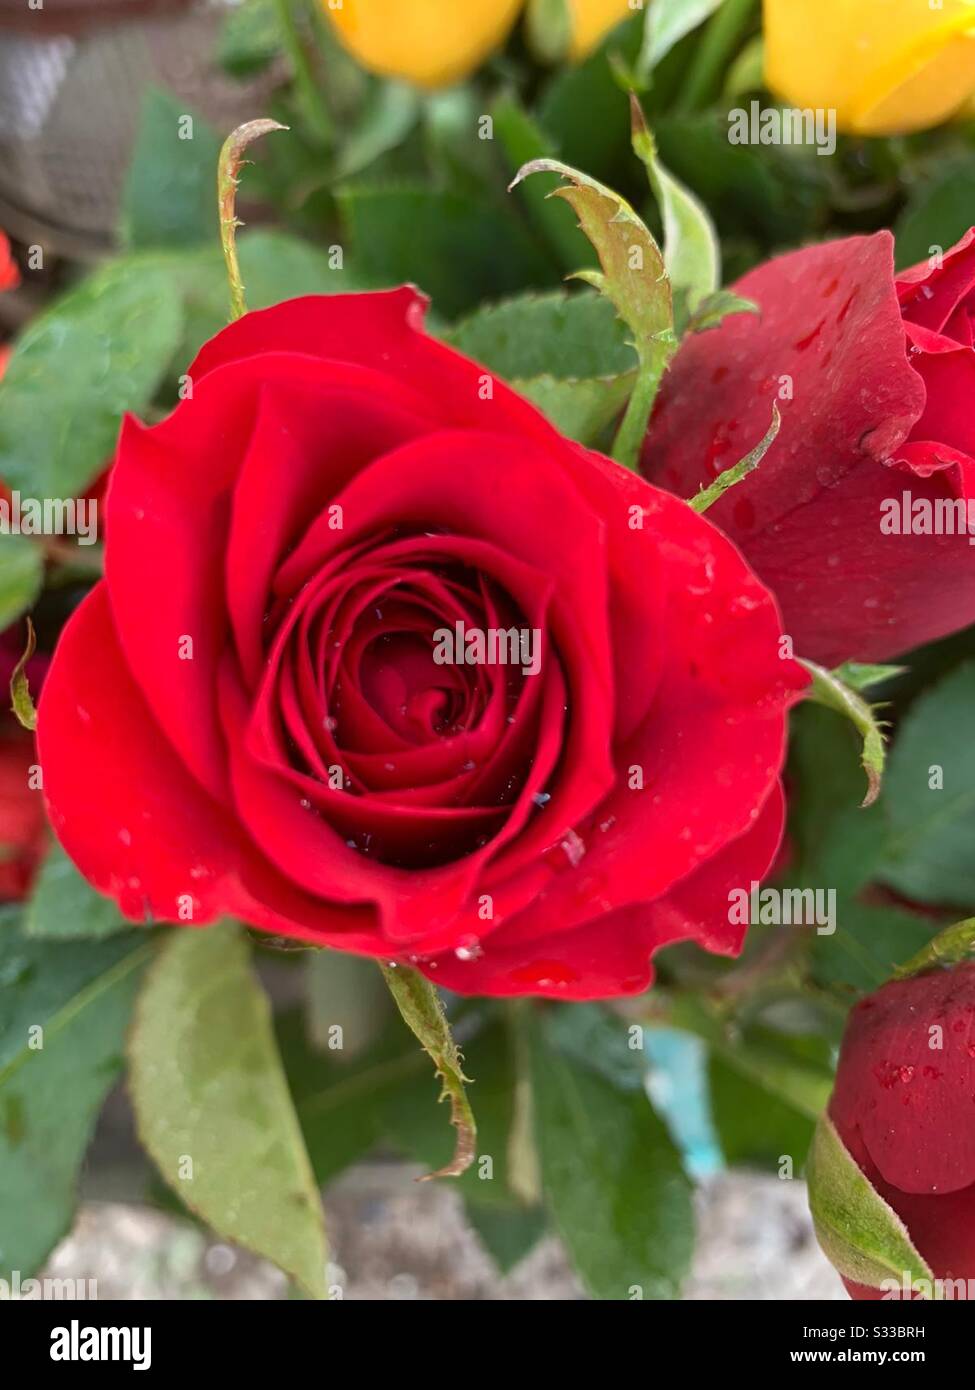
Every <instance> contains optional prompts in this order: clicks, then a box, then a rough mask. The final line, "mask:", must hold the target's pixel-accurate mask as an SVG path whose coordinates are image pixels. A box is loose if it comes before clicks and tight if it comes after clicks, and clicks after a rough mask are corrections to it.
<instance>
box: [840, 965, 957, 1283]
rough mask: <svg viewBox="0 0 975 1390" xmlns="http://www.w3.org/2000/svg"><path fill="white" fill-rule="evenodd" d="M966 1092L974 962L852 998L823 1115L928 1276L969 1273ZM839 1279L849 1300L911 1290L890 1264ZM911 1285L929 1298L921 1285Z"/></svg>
mask: <svg viewBox="0 0 975 1390" xmlns="http://www.w3.org/2000/svg"><path fill="white" fill-rule="evenodd" d="M973 1097H975V965H971V964H965V965H959V966H956V967H955V968H953V969H951V970H943V969H938V970H933V971H930V972H928V973H926V974H921V975H914V976H912V977H910V978H908V979H903V980H895V981H893V982H892V983H890V984H887V985H884V987H883V988H882V989H880V990H878V991H877V993H876V994H872V995H870V996H869V998H866V999H863V1000H861V1002H860V1003H859V1004H857V1005H856V1007H855V1008H854V1009H853V1011H852V1013H851V1014H850V1018H849V1021H848V1023H847V1027H846V1034H845V1036H844V1039H843V1047H842V1050H841V1052H840V1060H839V1066H838V1069H837V1073H836V1088H835V1090H834V1092H833V1097H832V1100H831V1101H830V1104H829V1115H830V1118H831V1120H832V1122H833V1124H834V1125H835V1127H836V1133H837V1134H838V1136H839V1139H840V1140H841V1141H842V1144H843V1145H844V1146H845V1148H846V1150H847V1152H848V1154H849V1155H850V1157H852V1159H853V1160H854V1162H855V1163H856V1164H857V1165H858V1166H859V1168H860V1170H861V1172H862V1173H863V1174H864V1176H865V1177H866V1178H867V1179H868V1181H869V1183H870V1185H871V1186H872V1187H873V1189H874V1190H875V1191H876V1193H878V1194H879V1195H880V1197H882V1198H883V1200H884V1201H885V1202H886V1203H887V1204H888V1206H889V1207H891V1208H893V1211H894V1212H895V1213H896V1214H897V1216H898V1217H900V1219H901V1221H902V1222H903V1223H904V1226H905V1227H906V1237H907V1238H908V1239H909V1241H910V1243H911V1244H912V1245H913V1247H914V1250H915V1251H916V1252H917V1254H918V1255H920V1257H921V1258H922V1259H923V1260H924V1261H925V1262H926V1263H927V1265H928V1267H929V1269H930V1271H931V1273H932V1274H933V1276H934V1278H935V1279H940V1280H949V1279H950V1280H953V1281H956V1280H965V1281H968V1280H973V1281H975V1124H973V1123H972V1113H973V1108H975V1107H973V1104H972V1102H973ZM814 1196H815V1194H814ZM905 1264H906V1261H905ZM841 1272H842V1271H841ZM929 1282H930V1281H929ZM844 1283H845V1284H846V1287H847V1289H848V1290H849V1292H850V1294H851V1296H852V1297H853V1298H856V1299H882V1298H884V1297H885V1296H886V1297H888V1298H889V1297H898V1296H899V1297H903V1296H905V1293H906V1295H907V1296H912V1294H913V1295H914V1296H916V1295H917V1293H918V1291H919V1290H918V1289H917V1288H914V1289H912V1279H910V1278H907V1279H905V1278H904V1272H901V1271H898V1272H896V1273H891V1274H890V1277H889V1279H884V1280H882V1281H880V1284H879V1286H878V1285H877V1284H876V1283H875V1286H874V1287H869V1286H867V1285H865V1284H861V1283H858V1282H856V1281H855V1280H853V1279H850V1278H844ZM969 1290H975V1282H973V1283H972V1284H970V1285H968V1284H966V1285H964V1286H961V1285H958V1284H954V1285H953V1292H952V1295H951V1296H953V1297H959V1296H963V1297H967V1296H970V1294H969V1292H968V1291H969ZM920 1291H921V1292H923V1294H924V1295H925V1296H929V1297H930V1296H931V1292H932V1291H931V1289H929V1288H925V1287H924V1286H923V1285H922V1286H921V1287H920Z"/></svg>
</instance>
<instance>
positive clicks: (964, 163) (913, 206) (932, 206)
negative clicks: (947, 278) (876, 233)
mask: <svg viewBox="0 0 975 1390" xmlns="http://www.w3.org/2000/svg"><path fill="white" fill-rule="evenodd" d="M973 179H975V155H973V154H966V155H963V156H961V157H955V158H951V159H948V160H945V161H943V162H942V163H940V164H939V165H936V166H935V167H934V168H933V169H931V170H928V171H926V172H925V173H924V174H922V176H921V177H920V178H918V179H917V181H916V182H914V183H913V184H912V185H910V186H909V187H910V192H909V196H908V199H907V204H906V206H905V207H904V210H903V212H902V213H901V215H900V217H899V218H898V220H897V223H896V225H895V227H894V235H895V238H896V242H897V267H898V269H899V270H904V269H906V268H907V267H909V266H912V265H918V264H920V262H921V261H926V260H928V258H929V257H931V256H935V255H937V253H938V251H939V250H940V251H948V250H950V249H951V247H952V246H954V244H955V242H956V241H958V240H959V239H960V238H961V237H962V236H963V235H964V234H965V232H967V231H968V229H969V227H970V226H971V225H972V200H971V193H970V189H971V186H972V180H973Z"/></svg>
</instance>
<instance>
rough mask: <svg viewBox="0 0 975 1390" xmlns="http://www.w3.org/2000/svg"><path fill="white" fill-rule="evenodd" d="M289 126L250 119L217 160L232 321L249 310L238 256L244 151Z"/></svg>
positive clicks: (233, 133)
mask: <svg viewBox="0 0 975 1390" xmlns="http://www.w3.org/2000/svg"><path fill="white" fill-rule="evenodd" d="M287 129H288V127H287V126H286V125H280V124H279V123H278V122H277V121H271V120H260V121H248V122H247V123H246V124H245V125H240V126H238V127H237V129H236V130H235V131H233V132H232V133H231V134H230V135H228V136H227V138H226V140H225V141H224V143H223V149H222V150H221V151H220V159H219V161H218V163H217V207H218V210H219V213H220V245H221V246H222V247H223V258H224V261H225V263H226V266H227V280H228V282H229V285H230V317H231V320H234V319H239V318H243V316H244V315H245V314H246V313H247V301H246V299H245V298H244V282H243V280H242V279H241V277H240V262H239V261H238V259H237V228H238V227H239V226H240V225H241V224H240V222H238V220H237V186H238V184H239V183H240V168H241V165H242V164H243V163H244V151H245V150H246V149H247V147H248V146H249V145H252V144H253V143H254V141H255V140H259V139H260V137H261V136H262V135H269V134H270V133H271V131H273V130H287Z"/></svg>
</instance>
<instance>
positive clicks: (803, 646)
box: [644, 232, 975, 665]
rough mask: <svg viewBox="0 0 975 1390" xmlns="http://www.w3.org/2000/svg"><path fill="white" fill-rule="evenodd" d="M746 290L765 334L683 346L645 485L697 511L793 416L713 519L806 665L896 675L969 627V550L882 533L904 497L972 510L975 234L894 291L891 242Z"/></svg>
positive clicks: (723, 334)
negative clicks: (851, 661)
mask: <svg viewBox="0 0 975 1390" xmlns="http://www.w3.org/2000/svg"><path fill="white" fill-rule="evenodd" d="M735 289H736V290H737V292H738V293H740V294H742V295H744V296H745V297H746V298H748V299H751V300H754V301H755V302H756V303H757V304H758V305H759V306H760V309H761V318H758V317H756V316H755V315H752V314H739V315H735V316H734V317H732V318H729V319H726V320H725V322H724V323H723V324H722V325H721V327H720V328H718V329H716V330H714V331H713V332H709V333H704V334H699V335H696V336H693V337H690V338H688V339H687V340H686V341H685V342H684V344H683V345H682V347H681V349H680V351H679V353H678V354H677V356H676V358H675V359H674V363H673V365H672V367H671V370H670V372H669V373H668V376H667V379H666V381H665V383H664V388H663V390H662V392H661V396H660V400H659V402H658V406H657V410H656V412H655V414H654V417H653V421H652V424H651V429H650V432H649V435H648V438H647V444H646V448H645V452H644V471H645V473H646V476H647V477H648V478H649V479H650V480H651V482H654V483H657V484H658V485H659V486H661V487H665V488H667V489H668V490H670V491H672V492H676V493H678V494H679V495H680V496H683V497H690V496H692V495H693V494H694V493H695V492H696V491H697V490H698V488H699V487H701V486H702V485H703V484H707V483H710V482H711V481H712V480H713V479H714V477H715V475H716V474H717V473H720V472H721V471H722V470H723V469H725V468H727V467H729V466H730V465H731V464H733V463H734V462H736V460H737V459H738V458H740V457H741V456H742V455H743V454H745V453H746V452H747V451H748V450H749V449H750V448H751V447H752V446H753V445H754V443H755V441H756V440H758V439H760V438H761V437H762V435H763V434H764V433H765V430H766V429H767V428H768V421H769V414H770V410H771V405H772V402H773V401H778V403H779V405H780V408H781V410H782V428H781V431H780V433H779V436H778V438H777V439H776V441H775V443H774V444H773V446H772V448H771V449H770V450H769V452H768V454H767V455H766V457H765V458H764V459H763V461H762V463H761V465H760V466H759V468H758V469H757V471H756V472H755V473H754V474H752V475H751V477H749V478H747V479H746V480H745V481H744V482H742V483H741V484H740V485H739V486H737V487H735V488H734V489H732V490H731V491H730V492H729V493H728V494H727V495H726V496H725V497H724V498H723V499H722V500H721V501H720V502H719V503H717V504H716V505H715V506H714V507H713V509H712V510H711V512H710V515H711V516H712V517H713V519H714V521H715V522H716V523H717V524H718V525H720V526H721V527H722V528H723V529H724V530H725V531H726V532H727V534H728V535H729V536H731V538H732V539H733V540H734V541H735V542H736V543H737V544H738V545H739V546H740V547H741V550H742V552H743V553H744V555H745V558H746V559H747V560H748V561H749V563H750V564H751V565H752V566H753V567H754V568H755V570H756V572H757V573H758V574H759V576H760V577H761V578H762V579H763V580H764V581H765V583H766V584H768V585H769V586H770V588H771V589H772V590H773V592H774V593H775V594H776V597H777V598H778V600H779V602H780V604H781V606H782V611H783V615H784V621H785V625H786V630H787V631H788V632H789V633H790V634H791V636H792V637H793V638H794V640H795V643H796V650H797V651H798V652H801V653H802V655H804V656H809V657H812V658H814V659H815V660H817V661H821V662H824V663H826V664H827V665H835V664H836V663H838V662H840V661H842V660H845V659H847V658H850V657H856V658H859V659H861V660H882V659H885V658H888V657H891V656H895V655H897V654H898V653H901V652H904V651H907V650H908V649H910V648H911V647H914V646H917V645H918V644H919V643H921V642H928V641H931V640H933V639H935V638H937V637H943V636H945V635H946V634H947V633H950V632H954V631H956V630H957V629H959V628H962V627H965V626H966V625H967V624H969V623H971V622H972V621H973V620H975V554H973V552H972V549H971V547H970V545H969V539H968V537H967V535H965V534H955V535H944V534H942V535H937V534H890V533H886V532H885V531H882V530H881V522H882V520H883V519H884V517H885V508H884V504H885V503H887V504H888V508H887V509H886V510H889V506H890V504H891V499H894V500H895V501H896V502H897V503H898V504H899V509H900V511H902V510H903V504H902V499H903V495H904V494H905V493H908V494H910V498H911V499H912V500H913V499H921V502H922V508H921V510H922V511H923V509H924V506H928V505H929V504H932V503H934V502H935V501H938V500H951V499H954V498H956V497H960V498H965V499H967V498H968V497H970V496H973V494H975V462H973V458H975V353H973V352H972V324H973V314H975V233H973V232H969V233H968V235H967V236H966V237H965V238H964V239H963V240H962V241H961V242H959V244H958V246H957V247H956V248H955V249H954V250H953V251H951V252H950V253H949V254H948V255H947V256H946V257H945V258H944V264H943V267H942V268H941V269H931V268H930V267H928V266H923V267H920V268H919V269H917V270H913V271H909V272H907V273H906V274H904V275H902V276H901V277H900V278H899V279H897V280H896V281H895V277H894V269H893V241H892V238H891V236H890V233H889V232H878V233H877V234H876V235H875V236H871V237H852V238H850V239H849V240H846V241H834V242H827V243H826V244H825V245H822V246H813V247H809V248H808V249H806V250H803V251H796V252H793V253H792V254H790V255H787V256H780V257H779V258H778V259H776V260H773V261H770V262H769V263H768V264H767V265H764V266H760V267H759V268H758V269H757V270H754V271H752V272H751V273H750V274H748V275H746V276H745V277H744V279H742V280H741V281H739V283H738V284H737V285H736V286H735ZM898 301H899V302H898ZM790 391H791V397H792V398H791V399H790V398H789V397H790ZM909 505H910V504H909ZM886 524H887V523H886V522H885V525H886ZM919 524H920V525H921V526H923V525H924V524H925V523H924V521H923V520H922V521H921V522H920V523H919Z"/></svg>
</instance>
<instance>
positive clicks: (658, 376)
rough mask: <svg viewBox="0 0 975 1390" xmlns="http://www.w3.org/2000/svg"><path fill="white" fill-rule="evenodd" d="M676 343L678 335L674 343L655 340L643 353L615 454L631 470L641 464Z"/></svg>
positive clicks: (614, 444)
mask: <svg viewBox="0 0 975 1390" xmlns="http://www.w3.org/2000/svg"><path fill="white" fill-rule="evenodd" d="M676 346H677V340H676V339H674V342H673V344H670V343H655V344H654V345H653V347H652V348H651V350H650V351H649V352H647V353H645V354H643V357H642V361H641V364H640V370H639V372H638V374H637V379H636V384H635V385H634V387H633V392H632V394H631V396H630V399H629V403H628V404H627V407H626V413H625V414H624V416H623V419H622V421H621V423H620V427H619V429H618V430H617V432H616V439H615V440H614V441H613V458H614V459H615V460H616V462H617V463H621V464H622V465H623V467H624V468H629V469H630V470H631V472H634V473H635V472H636V471H637V468H638V466H639V462H640V450H641V449H642V448H643V441H644V439H645V438H646V435H647V425H648V424H649V423H650V412H651V411H652V410H653V403H654V401H655V400H656V399H657V392H658V391H659V389H660V383H661V381H662V380H663V374H664V372H665V371H666V369H667V363H668V362H669V361H670V359H671V357H672V355H673V353H674V351H675V349H676Z"/></svg>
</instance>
